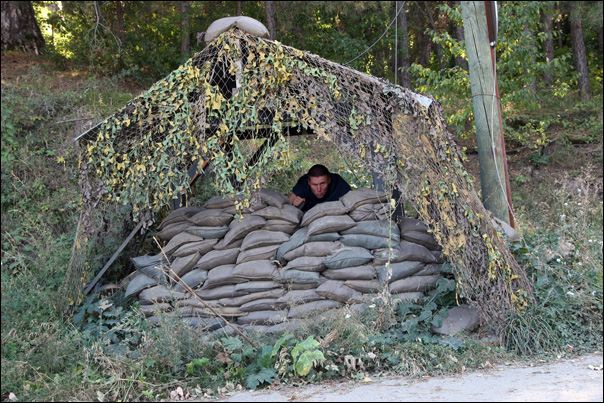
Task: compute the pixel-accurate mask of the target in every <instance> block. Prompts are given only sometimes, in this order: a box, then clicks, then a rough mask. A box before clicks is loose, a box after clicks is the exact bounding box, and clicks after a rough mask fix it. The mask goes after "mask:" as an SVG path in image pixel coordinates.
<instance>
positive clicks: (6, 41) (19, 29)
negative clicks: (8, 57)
mask: <svg viewBox="0 0 604 403" xmlns="http://www.w3.org/2000/svg"><path fill="white" fill-rule="evenodd" d="M44 45H45V43H44V37H43V36H42V32H41V31H40V27H39V26H38V21H37V20H36V15H35V13H34V7H33V5H32V2H31V1H3V2H2V51H7V50H20V51H23V52H27V53H35V54H37V55H39V54H40V51H41V50H42V48H44Z"/></svg>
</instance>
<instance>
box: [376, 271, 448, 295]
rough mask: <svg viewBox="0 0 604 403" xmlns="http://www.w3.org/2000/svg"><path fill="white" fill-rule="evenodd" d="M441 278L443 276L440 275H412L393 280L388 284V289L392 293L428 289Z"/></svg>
mask: <svg viewBox="0 0 604 403" xmlns="http://www.w3.org/2000/svg"><path fill="white" fill-rule="evenodd" d="M440 278H442V276H440V275H433V276H410V277H406V278H403V279H400V280H396V281H393V282H391V283H390V284H388V290H389V291H390V293H391V294H398V293H403V292H412V291H426V290H427V289H429V288H431V287H433V286H434V285H435V284H436V282H437V281H438V280H439V279H440Z"/></svg>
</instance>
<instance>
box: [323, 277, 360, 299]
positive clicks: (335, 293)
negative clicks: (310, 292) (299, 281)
mask: <svg viewBox="0 0 604 403" xmlns="http://www.w3.org/2000/svg"><path fill="white" fill-rule="evenodd" d="M316 292H317V294H319V295H320V296H322V297H325V298H328V299H332V300H334V301H340V302H342V303H344V304H360V303H362V302H363V295H362V294H361V293H360V292H358V291H356V290H353V289H352V288H349V287H347V286H345V285H344V281H338V280H327V281H326V282H324V283H323V284H321V285H320V286H319V287H318V288H317V291H316Z"/></svg>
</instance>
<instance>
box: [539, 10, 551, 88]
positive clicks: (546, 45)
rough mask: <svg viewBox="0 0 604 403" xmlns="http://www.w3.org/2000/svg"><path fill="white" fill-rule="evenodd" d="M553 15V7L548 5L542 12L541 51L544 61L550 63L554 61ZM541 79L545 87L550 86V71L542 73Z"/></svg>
mask: <svg viewBox="0 0 604 403" xmlns="http://www.w3.org/2000/svg"><path fill="white" fill-rule="evenodd" d="M553 14H554V5H553V4H549V5H548V6H547V10H544V11H543V15H542V17H543V32H544V33H545V40H544V41H543V50H544V51H545V61H546V62H547V63H551V62H552V60H554V37H553V31H554V22H553V21H552V15H553ZM543 79H544V80H545V83H546V84H547V85H551V83H552V80H553V77H552V73H551V70H550V69H549V68H548V69H547V70H546V71H545V72H544V73H543Z"/></svg>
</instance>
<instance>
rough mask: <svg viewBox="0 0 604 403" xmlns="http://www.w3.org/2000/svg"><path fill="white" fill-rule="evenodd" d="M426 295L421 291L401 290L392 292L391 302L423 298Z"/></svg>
mask: <svg viewBox="0 0 604 403" xmlns="http://www.w3.org/2000/svg"><path fill="white" fill-rule="evenodd" d="M425 296H426V295H425V294H424V293H423V292H421V291H411V292H401V293H397V294H392V295H391V297H392V302H398V301H417V300H419V299H422V298H424V297H425Z"/></svg>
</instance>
